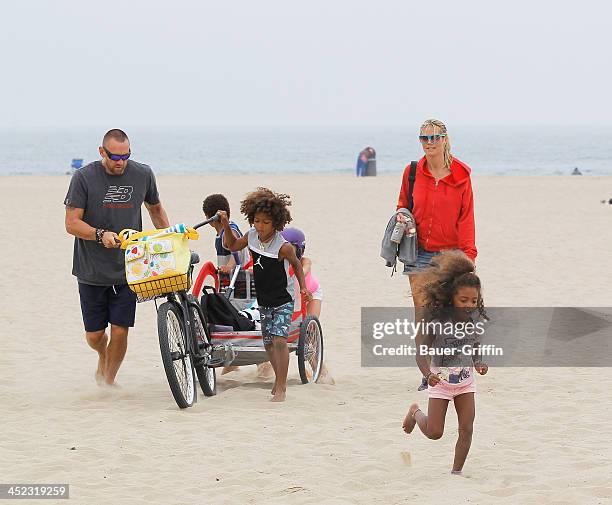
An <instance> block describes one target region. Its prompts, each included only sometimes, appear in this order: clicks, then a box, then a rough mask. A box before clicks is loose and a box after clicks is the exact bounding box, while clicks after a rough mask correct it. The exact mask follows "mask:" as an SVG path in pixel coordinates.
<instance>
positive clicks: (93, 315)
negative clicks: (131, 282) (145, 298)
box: [79, 282, 136, 331]
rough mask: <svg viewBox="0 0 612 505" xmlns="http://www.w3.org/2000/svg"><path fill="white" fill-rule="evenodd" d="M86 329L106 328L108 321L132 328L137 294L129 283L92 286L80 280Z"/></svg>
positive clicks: (97, 329)
mask: <svg viewBox="0 0 612 505" xmlns="http://www.w3.org/2000/svg"><path fill="white" fill-rule="evenodd" d="M79 295H80V297H81V312H82V313H83V323H85V331H100V330H104V329H105V328H106V327H107V326H108V323H110V324H114V325H116V326H124V327H126V328H131V327H132V326H134V319H135V316H136V295H135V294H134V292H133V291H132V290H131V289H130V288H129V286H128V285H127V284H120V285H115V286H92V285H91V284H83V283H81V282H79Z"/></svg>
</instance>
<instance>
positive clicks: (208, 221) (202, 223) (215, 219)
mask: <svg viewBox="0 0 612 505" xmlns="http://www.w3.org/2000/svg"><path fill="white" fill-rule="evenodd" d="M213 221H219V216H218V215H217V214H215V215H214V216H213V217H211V218H208V219H207V220H206V221H202V222H201V223H198V224H196V225H194V227H193V229H194V230H197V229H198V228H201V227H202V226H206V225H207V224H209V223H212V222H213Z"/></svg>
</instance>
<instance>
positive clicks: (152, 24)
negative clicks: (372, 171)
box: [0, 0, 612, 127]
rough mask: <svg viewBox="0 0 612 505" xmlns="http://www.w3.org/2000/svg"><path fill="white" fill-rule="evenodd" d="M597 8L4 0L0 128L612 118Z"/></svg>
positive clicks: (604, 23)
mask: <svg viewBox="0 0 612 505" xmlns="http://www.w3.org/2000/svg"><path fill="white" fill-rule="evenodd" d="M611 19H612V7H610V6H608V5H607V4H606V3H605V2H594V1H591V0H588V1H584V0H581V1H575V2H552V1H550V2H549V1H540V2H538V1H537V0H532V1H522V0H514V1H506V2H497V1H493V0H489V1H470V0H461V1H457V0H455V1H443V0H426V1H418V2H412V1H388V2H387V1H384V0H379V1H378V2H374V1H369V2H364V1H354V0H353V1H344V0H342V1H339V0H326V1H319V0H308V1H306V2H292V1H287V0H284V1H277V0H274V1H266V0H260V1H253V0H250V1H242V0H230V1H226V2H223V1H214V2H212V1H186V0H174V1H168V0H166V1H163V2H162V1H152V0H146V1H143V0H125V1H124V2H99V1H98V2H93V1H85V0H78V1H72V0H53V1H49V0H40V1H33V0H19V1H13V2H2V9H1V12H0V57H1V61H2V78H1V79H0V126H55V125H57V126H73V125H92V126H98V125H101V126H104V127H106V126H107V125H109V124H112V125H125V126H129V125H350V124H364V123H369V124H376V125H404V124H414V123H415V121H419V120H422V119H424V118H427V117H439V118H441V119H443V120H445V121H447V122H449V123H453V124H465V125H477V124H521V125H524V124H557V125H566V124H567V125H574V124H589V125H601V124H607V125H610V124H612V120H611V118H610V112H611V110H612V107H611V106H610V102H611V99H610V94H611V93H612V69H611V64H610V61H611V56H610V49H611V48H612V35H611V32H612V29H611V26H612V21H611Z"/></svg>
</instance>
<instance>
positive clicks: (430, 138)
mask: <svg viewBox="0 0 612 505" xmlns="http://www.w3.org/2000/svg"><path fill="white" fill-rule="evenodd" d="M442 137H446V133H436V134H435V135H419V140H420V141H421V144H437V143H438V142H440V140H442Z"/></svg>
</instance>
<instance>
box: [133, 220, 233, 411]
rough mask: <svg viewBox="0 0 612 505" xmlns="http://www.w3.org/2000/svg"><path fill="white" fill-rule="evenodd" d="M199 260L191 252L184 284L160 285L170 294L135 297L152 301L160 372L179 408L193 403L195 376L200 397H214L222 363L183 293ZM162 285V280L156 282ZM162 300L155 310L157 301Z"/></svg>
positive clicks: (195, 308)
mask: <svg viewBox="0 0 612 505" xmlns="http://www.w3.org/2000/svg"><path fill="white" fill-rule="evenodd" d="M217 219H219V218H218V216H213V217H212V218H210V219H207V220H206V221H203V222H201V223H198V224H196V225H195V226H193V230H197V229H198V228H201V227H202V226H205V225H207V224H209V223H210V222H212V221H215V220H217ZM199 261H200V257H199V256H198V254H197V253H195V252H193V251H191V257H190V260H189V267H188V272H187V279H188V280H187V282H186V284H180V283H178V284H176V285H174V286H173V285H168V286H164V287H165V289H166V290H170V289H171V291H170V292H167V293H164V294H153V295H140V294H139V295H138V301H139V302H141V301H147V300H151V299H153V300H155V308H156V311H157V332H158V337H159V348H160V352H161V358H162V363H163V365H164V371H165V373H166V377H167V379H168V385H169V386H170V391H171V392H172V396H173V397H174V400H175V401H176V404H177V405H178V406H179V408H181V409H184V408H187V407H191V406H192V405H193V404H194V403H195V402H196V401H197V396H198V395H197V389H196V386H195V377H196V376H197V378H198V382H199V383H200V387H201V389H202V393H204V396H214V395H215V394H217V379H216V373H215V369H214V368H213V367H215V366H219V365H220V364H222V363H223V360H224V356H218V357H215V358H213V351H214V350H215V349H214V348H213V345H212V343H211V339H210V337H209V332H208V331H207V326H206V325H207V322H206V318H205V316H204V314H203V312H202V308H201V307H200V304H199V303H198V300H197V299H196V298H195V297H194V296H193V295H191V294H189V293H188V292H187V291H188V289H189V286H190V285H191V279H192V275H193V269H194V265H196V264H198V263H199ZM159 282H163V281H159ZM159 298H165V299H166V301H165V302H163V303H162V304H161V305H160V306H159V307H158V306H157V300H158V299H159Z"/></svg>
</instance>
